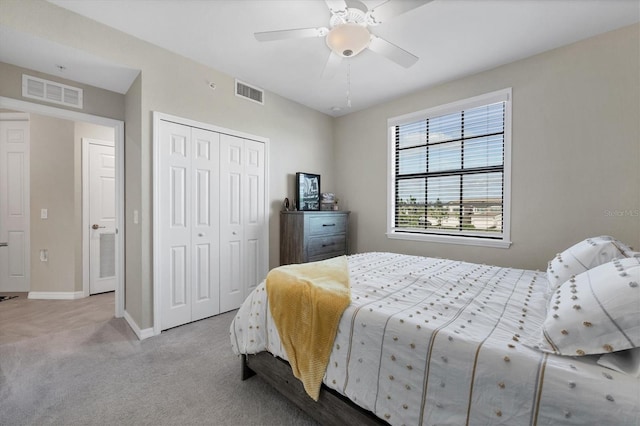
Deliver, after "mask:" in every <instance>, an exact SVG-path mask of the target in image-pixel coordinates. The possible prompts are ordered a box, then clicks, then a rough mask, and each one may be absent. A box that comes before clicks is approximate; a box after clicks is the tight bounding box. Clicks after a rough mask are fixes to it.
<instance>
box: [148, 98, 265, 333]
mask: <svg viewBox="0 0 640 426" xmlns="http://www.w3.org/2000/svg"><path fill="white" fill-rule="evenodd" d="M152 115H153V134H152V141H153V144H152V147H151V149H152V155H153V167H152V176H151V181H152V182H153V226H152V228H153V276H154V277H159V276H160V217H159V212H160V211H159V208H160V206H159V203H158V199H159V197H158V196H159V193H160V179H159V177H158V170H159V167H160V152H159V150H158V146H159V145H160V121H170V122H172V123H176V124H182V125H184V126H189V127H197V128H200V129H204V130H209V131H212V132H216V133H221V134H226V135H231V136H237V137H240V138H244V139H251V140H254V141H257V142H262V143H264V209H265V210H264V211H265V224H266V226H265V227H264V230H263V238H264V241H265V242H266V243H265V248H266V250H265V253H264V257H265V259H264V261H265V262H266V265H269V212H270V210H269V202H270V198H269V138H265V137H262V136H256V135H252V134H249V133H244V132H239V131H236V130H231V129H227V128H224V127H219V126H214V125H213V124H207V123H202V122H198V121H194V120H190V119H188V118H183V117H178V116H175V115H170V114H165V113H162V112H158V111H153V112H152ZM160 293H161V291H160V280H156V279H154V280H153V334H154V336H157V335H159V334H160V333H161V332H162V321H161V319H162V313H161V312H162V301H161V298H160V296H161V294H160Z"/></svg>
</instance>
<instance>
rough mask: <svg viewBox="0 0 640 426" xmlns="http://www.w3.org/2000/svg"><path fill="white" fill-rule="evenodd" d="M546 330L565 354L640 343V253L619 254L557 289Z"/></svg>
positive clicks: (605, 350) (550, 348)
mask: <svg viewBox="0 0 640 426" xmlns="http://www.w3.org/2000/svg"><path fill="white" fill-rule="evenodd" d="M543 333H544V338H545V340H546V343H548V346H547V347H546V348H545V347H544V346H545V345H543V347H542V348H541V349H542V350H546V351H548V352H554V353H557V354H560V355H589V354H602V353H608V352H614V351H621V350H625V349H631V348H635V347H638V346H640V257H631V258H625V259H614V260H612V261H611V262H608V263H605V264H604V265H600V266H597V267H595V268H593V269H590V270H588V271H586V272H583V273H581V274H579V275H578V276H576V277H575V278H571V279H570V280H569V281H567V282H565V283H563V284H562V285H561V286H560V287H559V288H558V289H557V290H556V291H555V293H553V294H552V296H551V298H550V301H549V309H548V313H547V317H546V319H545V321H544V324H543Z"/></svg>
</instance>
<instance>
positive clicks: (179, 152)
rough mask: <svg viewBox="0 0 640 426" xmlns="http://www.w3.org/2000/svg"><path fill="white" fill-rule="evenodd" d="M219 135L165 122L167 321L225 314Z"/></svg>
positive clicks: (162, 200) (162, 194)
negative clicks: (222, 310) (221, 275)
mask: <svg viewBox="0 0 640 426" xmlns="http://www.w3.org/2000/svg"><path fill="white" fill-rule="evenodd" d="M219 138H220V136H219V134H218V133H215V132H211V131H206V130H202V129H197V128H192V127H189V126H184V125H180V124H175V123H171V122H166V121H162V122H161V125H160V141H159V145H160V146H159V147H158V149H159V150H160V153H159V168H160V170H159V173H158V178H159V185H160V191H159V200H158V201H159V206H160V209H159V210H160V211H159V222H160V227H161V229H160V232H159V235H160V247H161V249H160V251H161V253H160V270H161V274H160V275H161V276H160V277H155V279H157V280H159V281H160V289H161V307H162V315H161V317H162V325H161V328H162V329H163V330H166V329H167V328H171V327H175V326H178V325H181V324H186V323H188V322H191V321H195V320H198V319H202V318H206V317H209V316H212V315H216V314H218V313H219V312H220V296H219V294H220V293H219V288H220V284H219V265H220V252H219V241H220V232H219V220H220V218H219V204H218V200H219V186H220V185H219V164H220V162H219Z"/></svg>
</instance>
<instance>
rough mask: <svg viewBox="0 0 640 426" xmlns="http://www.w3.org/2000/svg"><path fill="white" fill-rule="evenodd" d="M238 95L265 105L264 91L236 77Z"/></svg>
mask: <svg viewBox="0 0 640 426" xmlns="http://www.w3.org/2000/svg"><path fill="white" fill-rule="evenodd" d="M236 96H240V97H241V98H245V99H248V100H250V101H252V102H256V103H259V104H260V105H264V91H263V90H262V89H259V88H257V87H255V86H251V85H250V84H247V83H244V82H242V81H240V80H237V79H236Z"/></svg>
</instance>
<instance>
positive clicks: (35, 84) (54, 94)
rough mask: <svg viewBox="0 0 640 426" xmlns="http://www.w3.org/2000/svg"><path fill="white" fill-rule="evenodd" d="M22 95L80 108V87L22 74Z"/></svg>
mask: <svg viewBox="0 0 640 426" xmlns="http://www.w3.org/2000/svg"><path fill="white" fill-rule="evenodd" d="M22 96H24V97H25V98H31V99H38V100H40V101H44V102H51V103H54V104H60V105H66V106H70V107H74V108H82V89H80V88H77V87H72V86H67V85H66V84H61V83H56V82H55V81H49V80H43V79H41V78H37V77H32V76H30V75H26V74H22Z"/></svg>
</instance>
